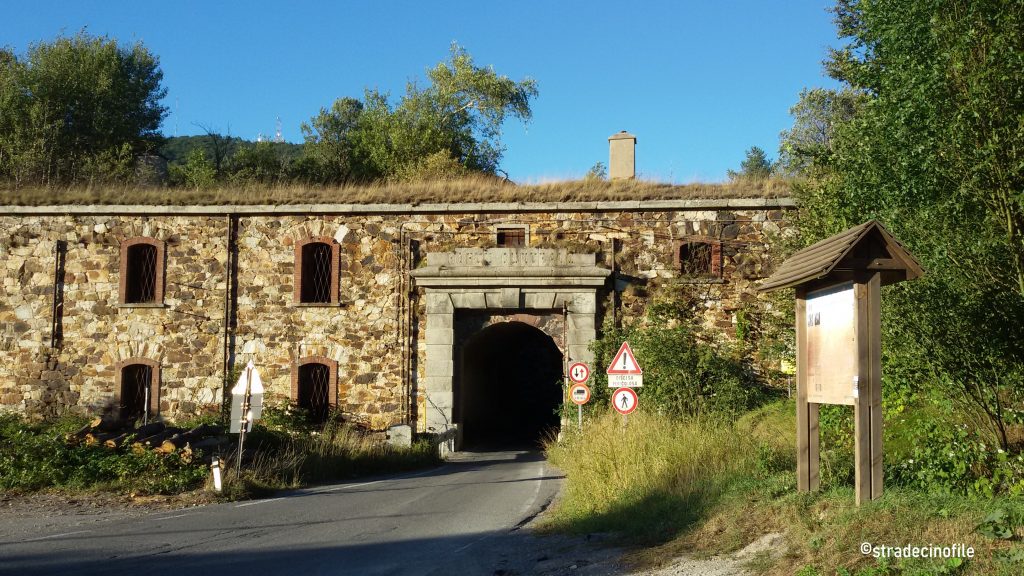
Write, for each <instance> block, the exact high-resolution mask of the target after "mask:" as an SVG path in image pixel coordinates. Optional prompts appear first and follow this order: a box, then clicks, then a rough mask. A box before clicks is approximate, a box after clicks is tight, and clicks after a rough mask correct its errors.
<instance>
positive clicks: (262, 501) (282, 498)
mask: <svg viewBox="0 0 1024 576" xmlns="http://www.w3.org/2000/svg"><path fill="white" fill-rule="evenodd" d="M276 500H284V496H282V497H280V498H271V499H269V500H254V501H252V502H246V503H245V504H236V505H235V508H242V507H245V506H255V505H257V504H266V503H268V502H274V501H276Z"/></svg>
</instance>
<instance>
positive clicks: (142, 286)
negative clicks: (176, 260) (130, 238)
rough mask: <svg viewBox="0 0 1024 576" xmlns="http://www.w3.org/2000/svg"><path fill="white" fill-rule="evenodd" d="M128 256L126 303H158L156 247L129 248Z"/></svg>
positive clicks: (139, 245) (150, 245) (136, 246)
mask: <svg viewBox="0 0 1024 576" xmlns="http://www.w3.org/2000/svg"><path fill="white" fill-rule="evenodd" d="M127 256H128V262H127V265H126V267H125V275H126V282H125V297H124V301H125V302H126V303H129V304H138V303H145V302H156V282H157V278H156V271H157V270H156V269H157V261H156V257H157V250H156V246H153V245H152V244H135V245H132V246H129V247H128V253H127Z"/></svg>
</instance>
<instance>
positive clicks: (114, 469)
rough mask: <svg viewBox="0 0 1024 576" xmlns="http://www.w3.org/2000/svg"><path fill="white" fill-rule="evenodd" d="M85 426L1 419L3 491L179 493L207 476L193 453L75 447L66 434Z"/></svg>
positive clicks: (76, 421) (0, 481) (0, 479)
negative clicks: (68, 489)
mask: <svg viewBox="0 0 1024 576" xmlns="http://www.w3.org/2000/svg"><path fill="white" fill-rule="evenodd" d="M82 423H83V422H82V421H81V420H80V419H74V418H65V419H61V420H57V421H55V422H49V423H44V424H29V423H27V422H26V421H24V420H23V419H22V418H21V417H20V416H17V415H13V414H7V415H3V416H0V490H4V491H14V492H26V491H32V490H39V489H43V488H50V487H57V488H72V489H86V488H112V489H115V490H119V491H124V492H132V493H144V494H174V493H178V492H184V491H187V490H191V489H194V488H197V487H198V486H200V485H201V484H202V482H203V479H204V478H205V477H206V475H207V468H206V466H205V465H204V464H202V463H200V462H197V461H192V460H191V457H190V456H189V455H187V454H168V455H163V454H157V453H155V452H152V451H150V450H138V449H132V448H131V447H130V446H125V447H122V448H119V449H108V448H104V447H102V446H83V445H77V446H72V445H69V444H68V443H67V442H66V441H65V440H64V434H65V433H67V432H70V431H71V430H74V429H75V428H78V427H80V426H81V425H82Z"/></svg>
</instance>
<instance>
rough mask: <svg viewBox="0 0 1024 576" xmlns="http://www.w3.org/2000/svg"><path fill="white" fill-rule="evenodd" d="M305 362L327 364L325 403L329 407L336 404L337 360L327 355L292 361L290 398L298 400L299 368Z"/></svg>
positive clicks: (334, 406) (305, 363) (293, 400)
mask: <svg viewBox="0 0 1024 576" xmlns="http://www.w3.org/2000/svg"><path fill="white" fill-rule="evenodd" d="M307 364H323V365H325V366H327V373H328V378H327V404H328V405H329V406H330V407H331V408H336V407H337V406H338V361H337V360H334V359H331V358H328V357H327V356H306V357H304V358H299V359H298V360H296V361H294V362H292V390H291V400H292V402H295V403H296V404H297V403H298V402H299V369H300V368H302V367H303V366H305V365H307Z"/></svg>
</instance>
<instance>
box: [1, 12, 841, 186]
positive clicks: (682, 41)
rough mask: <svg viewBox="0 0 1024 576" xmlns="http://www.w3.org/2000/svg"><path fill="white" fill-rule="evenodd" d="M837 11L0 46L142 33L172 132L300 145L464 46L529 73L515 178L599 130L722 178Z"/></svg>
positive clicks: (269, 26) (559, 169)
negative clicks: (529, 116) (329, 109)
mask: <svg viewBox="0 0 1024 576" xmlns="http://www.w3.org/2000/svg"><path fill="white" fill-rule="evenodd" d="M830 4H831V3H830V2H827V1H824V0H821V1H819V0H795V1H792V2H764V1H763V0H761V1H748V0H743V1H740V0H735V1H731V0H722V1H712V0H706V1H683V0H678V1H674V2H673V1H664V2H660V1H659V2H635V3H627V2H621V1H618V2H613V1H606V0H591V1H582V0H574V1H558V0H547V1H535V0H521V1H518V2H486V1H483V0H476V1H472V2H469V1H443V2H442V1H439V2H424V1H412V0H410V1H403V2H388V1H377V2H326V1H321V2H290V3H288V4H287V5H286V4H285V3H284V2H276V3H275V2H263V1H259V0H251V1H248V2H237V1H234V2H197V1H187V0H179V1H176V2H161V3H150V2H123V1H102V2H101V1H76V2H70V1H69V2H52V1H46V0H35V1H33V2H17V3H8V5H7V6H5V7H4V16H3V21H4V25H3V32H2V33H0V44H5V45H8V46H10V47H12V48H14V49H15V50H16V51H18V52H24V51H25V49H26V48H27V47H28V45H29V44H30V43H32V42H38V41H47V40H51V39H53V38H54V37H55V36H56V35H57V34H59V33H61V32H63V33H65V34H68V35H70V34H74V33H75V32H77V31H78V30H80V29H82V28H83V27H84V28H86V29H87V30H88V31H89V32H90V33H92V34H97V35H100V34H106V35H109V36H113V37H115V38H117V39H119V40H122V41H134V40H140V41H142V42H143V43H144V44H145V45H146V46H147V47H148V48H149V49H150V50H151V51H152V52H153V53H155V54H156V55H157V56H159V58H160V63H161V67H162V69H163V71H164V85H165V86H166V87H167V89H168V94H167V98H166V100H165V104H166V105H167V106H168V107H169V108H170V114H169V115H168V117H167V119H166V120H165V122H164V127H163V130H164V133H165V134H167V135H173V134H174V133H175V132H176V133H177V134H179V135H185V134H197V133H202V129H201V128H200V127H199V125H203V126H208V127H210V128H213V129H215V130H217V131H220V132H230V133H231V134H232V135H236V136H241V137H243V138H248V139H254V138H255V137H256V136H257V134H259V133H263V134H267V135H273V133H274V130H275V120H276V118H277V117H280V118H281V123H282V129H283V130H282V132H283V135H284V138H285V139H286V140H289V141H294V142H299V141H301V133H300V131H299V124H300V123H301V122H303V121H306V120H308V119H309V118H310V117H311V116H313V115H314V114H316V112H317V111H318V110H319V109H320V108H321V107H325V106H329V105H330V103H331V102H332V101H333V100H334V99H336V98H339V97H342V96H361V95H362V93H363V89H364V88H365V87H377V88H379V89H381V90H386V91H387V90H389V91H391V92H392V94H393V95H395V96H397V95H398V94H400V93H401V92H402V91H403V90H404V87H405V83H406V81H408V80H411V79H415V78H423V77H424V70H425V69H426V68H427V67H429V66H431V65H433V64H436V63H437V62H439V61H441V60H443V59H445V58H446V57H447V55H448V49H449V45H450V44H451V43H452V42H453V41H455V42H458V43H459V44H460V45H462V46H464V47H465V48H466V49H467V50H469V52H470V53H471V54H472V55H473V57H474V59H475V61H476V63H477V64H484V65H486V64H490V65H493V66H494V68H495V69H496V70H497V71H498V72H499V73H501V74H505V75H507V76H510V77H512V78H515V79H521V78H523V77H525V76H530V77H532V78H534V79H535V80H537V83H538V87H539V90H540V96H539V97H538V98H537V99H536V100H535V101H534V104H533V110H534V118H533V121H532V122H531V123H530V124H529V125H527V126H523V125H522V124H521V123H518V122H511V123H509V124H507V125H506V127H505V134H504V137H503V142H504V144H505V146H506V148H507V150H506V153H505V157H504V160H503V162H502V168H503V169H505V170H506V171H507V172H508V173H509V175H510V176H511V177H512V179H513V180H516V181H520V182H538V181H547V180H559V179H566V178H573V177H579V176H581V175H582V174H584V173H585V172H586V171H587V169H588V168H589V167H590V166H592V165H593V164H594V163H595V162H598V161H604V162H606V163H607V156H608V143H607V137H608V136H610V135H611V134H613V133H615V132H618V131H619V130H628V131H630V132H632V133H633V134H636V136H637V170H638V172H639V175H640V176H641V177H642V178H647V179H652V180H658V181H665V182H669V181H671V182H692V181H705V182H708V181H719V180H724V179H725V173H726V170H727V169H729V168H735V167H737V166H738V165H739V163H740V161H741V160H742V159H743V153H744V150H746V149H747V148H749V147H750V146H752V145H757V146H760V147H762V148H764V149H765V150H767V151H768V152H769V154H770V155H771V156H773V157H774V156H775V155H776V150H777V148H778V134H779V131H780V130H783V129H785V128H786V127H788V126H789V125H790V124H791V119H790V117H789V113H788V110H789V107H790V106H792V104H793V103H794V102H795V101H796V99H797V96H798V94H799V92H800V90H801V88H803V87H812V86H833V85H834V83H833V82H832V81H831V80H829V79H827V78H826V77H824V75H823V72H822V66H821V61H822V60H823V59H824V58H825V55H826V51H827V48H828V47H829V46H832V45H836V44H837V40H836V39H835V29H834V26H833V24H832V20H831V14H829V13H828V12H827V8H828V7H829V6H830Z"/></svg>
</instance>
